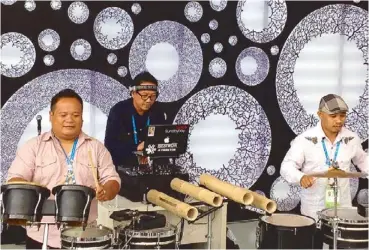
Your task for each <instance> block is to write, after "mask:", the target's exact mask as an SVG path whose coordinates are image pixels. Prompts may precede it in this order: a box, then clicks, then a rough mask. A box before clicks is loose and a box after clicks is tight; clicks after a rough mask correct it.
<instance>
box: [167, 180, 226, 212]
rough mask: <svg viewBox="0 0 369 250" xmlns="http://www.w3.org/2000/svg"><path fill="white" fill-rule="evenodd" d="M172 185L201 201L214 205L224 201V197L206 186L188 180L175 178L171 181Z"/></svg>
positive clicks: (178, 190)
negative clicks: (196, 184) (202, 186)
mask: <svg viewBox="0 0 369 250" xmlns="http://www.w3.org/2000/svg"><path fill="white" fill-rule="evenodd" d="M170 187H171V188H172V189H173V190H175V191H177V192H180V193H182V194H186V195H189V196H191V197H193V198H195V199H197V200H199V201H203V202H205V203H207V204H209V205H211V206H213V207H219V206H220V205H222V203H223V197H222V196H220V195H219V194H216V193H214V192H211V191H209V190H207V189H205V188H201V187H198V186H195V185H193V184H191V183H189V182H187V181H183V180H181V179H178V178H174V179H173V180H172V181H171V182H170Z"/></svg>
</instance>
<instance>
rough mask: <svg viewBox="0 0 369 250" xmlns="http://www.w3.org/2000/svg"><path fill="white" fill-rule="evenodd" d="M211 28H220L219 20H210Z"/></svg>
mask: <svg viewBox="0 0 369 250" xmlns="http://www.w3.org/2000/svg"><path fill="white" fill-rule="evenodd" d="M209 28H210V29H211V30H216V29H217V28H218V21H217V20H215V19H213V20H211V21H210V22H209Z"/></svg>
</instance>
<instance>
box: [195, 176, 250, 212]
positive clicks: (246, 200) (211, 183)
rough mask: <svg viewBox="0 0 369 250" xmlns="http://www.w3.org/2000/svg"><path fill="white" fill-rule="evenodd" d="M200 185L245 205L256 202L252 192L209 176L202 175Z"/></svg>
mask: <svg viewBox="0 0 369 250" xmlns="http://www.w3.org/2000/svg"><path fill="white" fill-rule="evenodd" d="M200 184H201V185H204V186H205V187H207V188H209V189H210V190H212V191H214V192H215V193H218V194H221V195H223V196H225V197H227V198H229V199H231V200H233V201H235V202H238V203H241V204H244V205H250V204H251V203H252V202H253V200H254V197H253V195H252V192H251V191H250V190H248V189H245V188H241V187H238V186H235V185H232V184H230V183H228V182H224V181H221V180H219V179H217V178H215V177H214V176H211V175H209V174H202V175H201V176H200Z"/></svg>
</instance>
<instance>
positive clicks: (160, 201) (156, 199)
mask: <svg viewBox="0 0 369 250" xmlns="http://www.w3.org/2000/svg"><path fill="white" fill-rule="evenodd" d="M147 200H148V201H150V202H151V203H153V204H155V205H158V206H161V207H162V208H165V209H166V210H168V211H169V212H172V213H173V214H175V215H177V216H179V217H182V218H185V219H186V220H189V221H193V220H195V219H196V218H197V216H198V214H199V211H198V210H197V208H195V207H193V206H190V205H188V204H187V203H184V202H182V201H179V200H177V199H174V198H173V197H170V196H168V195H166V194H164V193H162V192H159V191H157V190H155V189H151V190H150V191H149V192H148V193H147Z"/></svg>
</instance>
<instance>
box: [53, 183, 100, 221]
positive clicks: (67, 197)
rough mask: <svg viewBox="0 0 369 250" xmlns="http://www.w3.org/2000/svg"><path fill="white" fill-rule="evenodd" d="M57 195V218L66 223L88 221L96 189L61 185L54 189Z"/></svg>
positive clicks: (54, 193)
mask: <svg viewBox="0 0 369 250" xmlns="http://www.w3.org/2000/svg"><path fill="white" fill-rule="evenodd" d="M52 193H53V195H55V210H56V212H55V219H56V221H57V222H65V223H85V224H86V223H87V220H88V216H89V214H90V206H91V201H92V199H93V198H95V195H96V193H95V190H93V189H92V188H89V187H86V186H81V185H60V186H56V187H54V188H53V190H52Z"/></svg>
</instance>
